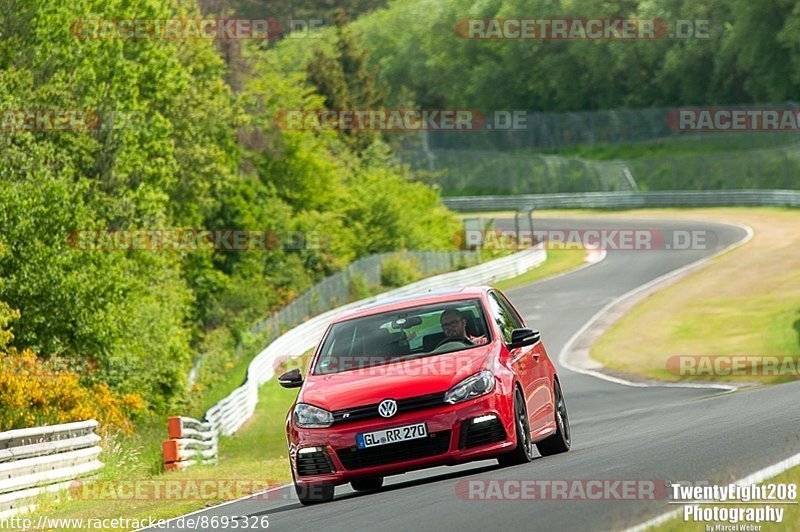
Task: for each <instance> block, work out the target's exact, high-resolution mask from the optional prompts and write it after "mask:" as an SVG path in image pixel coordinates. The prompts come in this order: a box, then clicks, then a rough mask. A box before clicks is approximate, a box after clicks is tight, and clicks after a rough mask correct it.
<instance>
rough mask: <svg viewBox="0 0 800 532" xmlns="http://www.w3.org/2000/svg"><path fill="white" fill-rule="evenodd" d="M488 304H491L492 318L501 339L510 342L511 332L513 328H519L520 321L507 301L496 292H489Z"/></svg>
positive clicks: (520, 325)
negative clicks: (501, 336) (498, 328)
mask: <svg viewBox="0 0 800 532" xmlns="http://www.w3.org/2000/svg"><path fill="white" fill-rule="evenodd" d="M489 304H490V306H491V312H492V318H493V319H494V320H495V322H496V323H497V325H498V327H500V332H501V333H502V335H503V340H505V342H506V343H509V342H511V332H512V331H513V330H514V329H519V328H521V327H522V322H521V321H520V319H519V317H518V316H517V314H516V313H515V312H514V310H513V309H512V308H511V306H510V305H509V304H508V302H506V301H505V300H504V298H503V297H502V296H500V295H499V294H497V293H496V292H489Z"/></svg>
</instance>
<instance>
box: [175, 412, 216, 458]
mask: <svg viewBox="0 0 800 532" xmlns="http://www.w3.org/2000/svg"><path fill="white" fill-rule="evenodd" d="M167 432H168V433H169V439H168V440H166V441H165V442H164V443H163V444H162V445H161V452H162V454H163V455H164V468H165V469H167V470H168V471H175V470H178V469H184V468H186V467H189V466H192V465H195V464H215V463H217V454H218V449H219V446H218V442H217V431H216V430H214V428H213V427H212V426H211V424H210V423H203V422H202V421H198V420H196V419H192V418H190V417H180V416H175V417H171V418H169V419H168V420H167Z"/></svg>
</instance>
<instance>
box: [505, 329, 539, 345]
mask: <svg viewBox="0 0 800 532" xmlns="http://www.w3.org/2000/svg"><path fill="white" fill-rule="evenodd" d="M541 339H542V335H541V333H540V332H539V331H537V330H536V329H514V330H513V331H511V342H510V343H509V344H508V348H509V349H516V348H517V347H525V346H526V345H534V344H537V343H539V341H540V340H541Z"/></svg>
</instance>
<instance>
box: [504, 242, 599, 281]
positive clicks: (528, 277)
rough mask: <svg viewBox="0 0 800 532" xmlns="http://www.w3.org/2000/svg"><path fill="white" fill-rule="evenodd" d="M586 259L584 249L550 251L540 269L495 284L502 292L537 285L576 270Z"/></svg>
mask: <svg viewBox="0 0 800 532" xmlns="http://www.w3.org/2000/svg"><path fill="white" fill-rule="evenodd" d="M585 258H586V251H585V250H584V249H577V248H576V249H548V250H547V260H546V261H545V262H544V264H542V265H541V266H539V267H538V268H533V269H531V270H528V271H527V272H525V273H523V274H521V275H517V276H516V277H512V278H511V279H505V280H503V281H497V282H495V283H494V286H495V287H496V288H499V289H500V290H508V289H509V288H515V287H517V286H523V285H526V284H531V283H535V282H536V281H541V280H543V279H547V278H549V277H553V276H555V275H559V274H561V273H565V272H568V271H570V270H574V269H575V268H578V267H580V266H582V265H583V263H584V259H585Z"/></svg>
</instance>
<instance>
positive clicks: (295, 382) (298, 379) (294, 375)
mask: <svg viewBox="0 0 800 532" xmlns="http://www.w3.org/2000/svg"><path fill="white" fill-rule="evenodd" d="M278 384H280V385H281V386H283V387H284V388H299V387H300V386H302V385H303V375H302V374H301V373H300V370H299V369H297V368H295V369H293V370H291V371H287V372H286V373H284V374H283V375H281V376H280V377H278Z"/></svg>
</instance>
